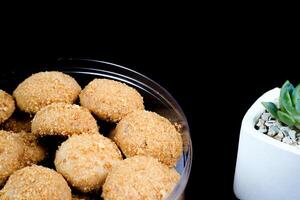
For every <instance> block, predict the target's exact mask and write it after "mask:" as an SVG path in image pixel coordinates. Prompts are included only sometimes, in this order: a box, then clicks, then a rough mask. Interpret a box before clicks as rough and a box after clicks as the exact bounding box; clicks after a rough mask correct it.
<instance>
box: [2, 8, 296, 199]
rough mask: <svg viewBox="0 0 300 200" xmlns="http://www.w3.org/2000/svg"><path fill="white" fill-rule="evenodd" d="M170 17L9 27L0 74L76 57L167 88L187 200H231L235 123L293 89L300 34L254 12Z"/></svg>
mask: <svg viewBox="0 0 300 200" xmlns="http://www.w3.org/2000/svg"><path fill="white" fill-rule="evenodd" d="M172 14H174V13H172ZM175 14H176V15H168V14H166V15H165V17H164V18H160V19H158V20H154V21H153V19H152V18H151V19H145V20H138V21H137V22H136V23H135V24H131V23H130V22H131V21H132V19H122V17H119V18H117V20H116V21H114V22H110V23H107V22H106V23H103V20H100V18H101V17H100V16H99V17H98V18H99V21H97V22H91V21H82V20H80V17H78V18H75V19H74V18H72V17H70V18H69V19H68V20H66V21H63V20H61V21H59V23H51V26H49V23H48V21H43V20H42V21H40V22H37V23H36V24H34V25H31V24H28V23H20V24H18V25H16V24H14V23H10V24H9V27H8V28H7V29H3V33H4V36H2V38H1V45H0V50H1V51H0V52H1V54H0V65H1V66H0V67H1V68H11V67H18V68H19V69H20V70H26V68H27V67H31V66H34V65H42V64H47V63H53V62H55V61H56V60H57V59H58V58H61V57H63V58H68V57H75V58H93V59H99V60H105V61H109V62H113V63H116V64H120V65H123V66H126V67H129V68H132V69H134V70H136V71H138V72H141V73H143V74H144V75H146V76H148V77H150V78H151V79H153V80H155V81H157V82H158V83H159V84H161V85H162V86H163V87H165V88H166V89H167V90H168V91H169V92H170V93H171V94H172V95H173V96H174V97H175V99H176V100H177V101H178V103H179V104H180V105H181V107H182V108H183V111H184V112H185V114H186V116H187V118H188V121H189V124H190V128H191V135H192V140H193V147H194V157H193V167H192V173H191V176H190V180H189V183H188V186H187V189H186V199H188V200H189V199H214V198H219V199H235V197H234V194H233V191H232V184H233V175H234V167H235V159H236V153H237V146H238V137H239V129H240V123H241V121H242V117H243V115H244V114H245V112H246V111H247V109H248V108H249V107H250V106H251V105H252V103H253V102H254V101H255V100H256V99H257V98H258V97H259V96H260V95H262V94H263V93H264V92H266V91H267V90H269V89H272V88H274V87H279V86H281V85H282V84H283V83H284V81H285V80H287V79H289V80H290V81H291V82H292V83H294V84H297V83H299V82H300V80H299V77H300V70H299V37H298V35H299V34H298V32H297V31H296V26H295V25H293V23H292V22H291V21H289V20H283V19H281V18H272V17H270V16H263V17H262V18H260V17H255V16H256V14H257V13H255V14H253V13H252V12H249V13H248V14H249V16H247V17H245V16H243V17H241V14H235V15H233V16H230V13H226V14H225V15H221V16H217V17H216V19H214V16H213V14H208V15H205V16H204V17H199V18H196V17H194V16H192V15H193V12H190V13H189V14H187V15H185V18H182V16H183V13H181V12H177V13H175ZM80 16H81V15H80ZM151 16H152V15H151ZM228 16H230V17H228ZM109 17H110V16H106V18H105V19H107V18H109ZM138 17H139V15H137V16H135V17H133V18H138ZM34 18H36V17H34ZM98 18H97V19H98ZM196 19H199V20H196ZM104 21H105V20H104ZM115 22H118V23H115ZM36 26H37V27H38V28H37V27H36ZM0 87H1V86H0ZM207 197H209V198H207Z"/></svg>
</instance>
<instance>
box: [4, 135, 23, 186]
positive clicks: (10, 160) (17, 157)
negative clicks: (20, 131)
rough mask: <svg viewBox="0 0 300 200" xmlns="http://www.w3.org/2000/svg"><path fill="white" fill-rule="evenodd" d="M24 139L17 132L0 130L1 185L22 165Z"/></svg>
mask: <svg viewBox="0 0 300 200" xmlns="http://www.w3.org/2000/svg"><path fill="white" fill-rule="evenodd" d="M23 155H24V144H23V141H22V140H21V139H20V138H19V137H17V136H16V135H15V134H13V133H10V132H7V131H3V130H0V186H2V185H3V184H4V183H5V181H6V179H7V178H8V177H9V176H10V175H11V174H12V173H13V172H14V171H15V170H17V169H19V168H20V167H21V166H22V159H23Z"/></svg>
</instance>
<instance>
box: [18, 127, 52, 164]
mask: <svg viewBox="0 0 300 200" xmlns="http://www.w3.org/2000/svg"><path fill="white" fill-rule="evenodd" d="M17 136H18V137H19V138H20V139H22V141H23V143H24V155H23V158H22V162H23V166H29V165H32V164H37V163H38V162H40V161H42V160H43V159H44V158H45V157H46V150H45V148H44V147H42V146H41V145H39V144H38V141H37V137H36V136H35V135H33V134H32V133H27V132H24V131H22V132H19V133H17Z"/></svg>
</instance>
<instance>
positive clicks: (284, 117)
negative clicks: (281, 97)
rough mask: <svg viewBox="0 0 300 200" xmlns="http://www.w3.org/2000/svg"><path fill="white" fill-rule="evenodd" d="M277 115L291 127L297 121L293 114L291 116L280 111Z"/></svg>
mask: <svg viewBox="0 0 300 200" xmlns="http://www.w3.org/2000/svg"><path fill="white" fill-rule="evenodd" d="M277 115H278V118H279V120H280V121H281V122H283V123H285V124H286V125H288V126H290V127H292V126H294V125H295V124H296V121H295V120H294V119H293V118H292V117H291V116H289V115H288V114H286V113H284V112H281V111H278V112H277Z"/></svg>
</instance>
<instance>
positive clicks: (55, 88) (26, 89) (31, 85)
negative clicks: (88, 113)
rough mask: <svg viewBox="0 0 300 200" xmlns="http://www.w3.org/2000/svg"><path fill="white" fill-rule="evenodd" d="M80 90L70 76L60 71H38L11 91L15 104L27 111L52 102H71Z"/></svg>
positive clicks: (34, 110) (29, 111) (35, 109)
mask: <svg viewBox="0 0 300 200" xmlns="http://www.w3.org/2000/svg"><path fill="white" fill-rule="evenodd" d="M80 91H81V87H80V85H78V83H77V82H76V80H75V79H74V78H72V77H71V76H69V75H67V74H64V73H62V72H55V71H52V72H39V73H36V74H33V75H31V76H30V77H28V78H27V79H25V80H24V81H23V82H22V83H20V84H19V85H18V87H17V88H16V89H15V91H14V92H13V96H14V97H15V99H16V102H17V106H18V107H19V108H20V110H22V111H25V112H28V113H36V112H37V111H39V110H40V109H41V108H43V107H45V106H47V105H49V104H51V103H54V102H64V103H73V102H74V101H75V100H76V99H77V97H78V95H79V93H80Z"/></svg>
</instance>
